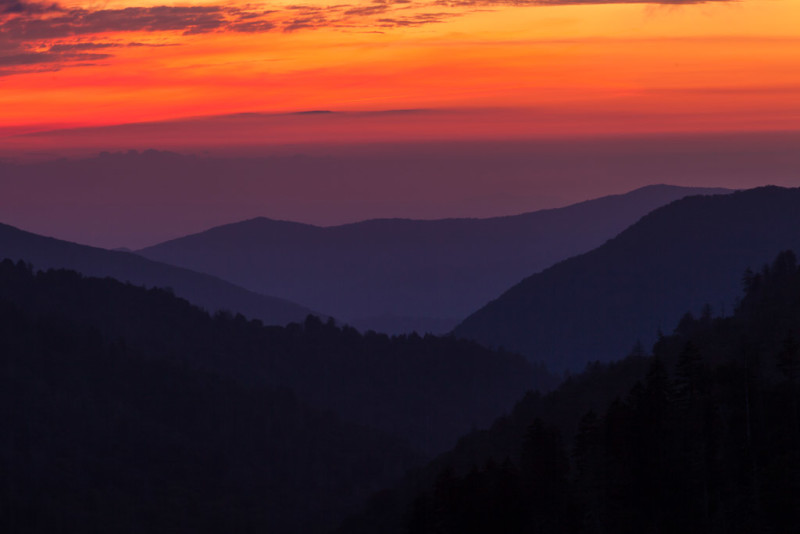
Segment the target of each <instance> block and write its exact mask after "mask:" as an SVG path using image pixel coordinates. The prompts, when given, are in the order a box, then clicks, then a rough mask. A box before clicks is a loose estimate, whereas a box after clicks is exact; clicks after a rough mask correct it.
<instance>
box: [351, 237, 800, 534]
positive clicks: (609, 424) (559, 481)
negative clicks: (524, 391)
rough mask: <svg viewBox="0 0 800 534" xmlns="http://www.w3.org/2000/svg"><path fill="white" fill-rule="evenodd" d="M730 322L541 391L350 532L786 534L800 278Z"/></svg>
mask: <svg viewBox="0 0 800 534" xmlns="http://www.w3.org/2000/svg"><path fill="white" fill-rule="evenodd" d="M744 278H745V283H744V286H745V293H744V296H743V298H742V299H741V300H740V301H739V304H738V305H737V307H736V309H735V312H734V313H733V314H732V315H731V316H729V317H713V316H710V315H705V316H703V317H700V318H691V317H688V316H686V317H684V318H683V319H682V320H681V321H680V322H678V325H677V328H675V330H674V333H673V334H671V335H666V336H662V337H660V338H659V340H658V341H657V342H656V343H655V344H654V346H653V349H652V355H650V354H646V353H645V352H644V350H639V351H637V353H636V354H632V355H631V356H629V357H628V358H626V359H624V360H621V361H618V362H613V363H610V364H601V363H596V364H593V365H592V366H591V367H590V368H588V369H587V370H586V371H585V372H584V373H581V374H578V375H574V376H572V377H570V378H569V379H568V380H567V381H566V382H565V383H564V384H562V385H561V386H559V388H557V389H556V390H555V391H553V392H551V393H548V394H546V395H540V394H536V393H531V394H528V395H526V396H525V398H523V399H522V400H521V401H520V402H518V403H517V405H516V406H515V408H514V410H513V411H512V412H511V413H510V414H509V415H508V416H506V417H502V418H500V419H498V420H497V421H496V422H495V423H494V424H493V425H492V427H491V428H489V429H487V430H482V431H475V432H472V433H470V434H469V435H467V436H464V437H463V438H462V439H461V440H459V443H458V445H457V446H456V447H455V448H454V449H453V450H451V451H449V452H447V453H445V454H443V455H441V456H439V457H438V458H436V459H435V460H434V461H432V462H431V463H429V464H428V465H427V466H426V467H424V468H422V469H420V470H417V471H415V472H413V473H411V474H410V475H409V476H408V477H407V478H406V479H405V481H404V483H403V484H401V485H400V486H398V487H396V488H395V489H393V490H386V491H382V492H380V493H379V494H376V495H375V496H374V497H373V499H372V500H371V501H370V504H369V506H368V507H367V509H366V510H365V511H364V512H363V513H361V514H358V515H355V516H353V517H351V518H349V519H348V520H347V521H346V522H345V523H344V524H343V525H342V526H341V527H340V529H339V530H338V531H337V532H338V533H339V534H366V533H369V532H382V533H386V534H395V533H397V534H399V533H409V534H427V533H434V532H435V533H438V534H448V533H458V534H472V533H475V534H479V533H484V532H504V533H506V534H522V533H524V532H545V533H553V534H556V533H558V534H584V533H586V534H588V533H591V532H622V533H635V532H687V533H697V534H701V533H703V534H704V533H708V532H730V533H735V534H739V533H741V534H745V533H749V532H784V531H786V529H787V528H790V529H791V527H790V525H792V526H794V525H797V524H800V506H799V505H800V501H799V500H798V494H797V492H796V491H795V488H797V487H798V484H800V343H798V337H797V335H798V332H800V267H799V266H798V263H797V258H796V256H795V254H794V253H792V252H790V251H783V252H781V253H780V254H779V255H777V257H776V258H775V260H774V261H773V262H771V263H770V264H767V265H764V267H763V268H762V269H760V270H757V271H756V272H753V271H746V272H745V273H744Z"/></svg>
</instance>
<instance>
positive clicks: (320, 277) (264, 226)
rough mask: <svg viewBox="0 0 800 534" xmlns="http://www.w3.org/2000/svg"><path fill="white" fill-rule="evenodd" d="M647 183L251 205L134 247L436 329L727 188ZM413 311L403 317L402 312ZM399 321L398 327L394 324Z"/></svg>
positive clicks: (369, 320)
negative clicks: (353, 207) (487, 211)
mask: <svg viewBox="0 0 800 534" xmlns="http://www.w3.org/2000/svg"><path fill="white" fill-rule="evenodd" d="M728 192H730V190H725V189H719V188H684V187H680V186H667V185H654V186H647V187H644V188H640V189H637V190H634V191H631V192H628V193H625V194H621V195H610V196H607V197H601V198H599V199H593V200H587V201H584V202H581V203H578V204H573V205H570V206H566V207H562V208H553V209H548V210H539V211H533V212H527V213H522V214H517V215H509V216H502V217H492V218H447V219H433V220H426V219H402V218H389V219H369V220H365V221H359V222H355V223H348V224H344V225H336V226H315V225H309V224H305V223H297V222H293V221H283V220H277V219H271V218H267V217H258V218H253V219H247V220H245V221H239V222H236V223H230V224H226V225H222V226H217V227H213V228H210V229H207V230H205V231H203V232H200V233H196V234H191V235H188V236H184V237H182V238H178V239H173V240H169V241H165V242H163V243H160V244H158V245H154V246H151V247H147V248H144V249H140V250H138V251H137V253H139V254H142V255H143V256H145V257H148V258H151V259H155V260H158V261H163V262H165V263H170V264H174V265H180V266H184V267H187V268H192V269H195V270H198V271H202V272H208V273H210V274H214V275H216V276H219V277H221V278H223V279H226V280H230V281H232V282H234V283H237V284H238V285H241V286H243V287H246V288H248V289H251V290H253V291H257V292H260V293H265V294H272V295H279V296H282V297H284V298H288V299H290V300H295V301H298V302H304V303H306V304H308V305H309V306H311V307H314V308H317V309H324V310H325V311H326V312H328V313H331V314H333V315H334V316H336V317H337V318H340V319H341V320H343V321H345V322H349V323H351V324H353V325H355V326H356V327H361V328H364V326H365V325H370V324H382V325H384V327H385V328H386V330H387V331H388V333H399V331H391V330H392V324H391V321H386V320H385V318H386V317H392V316H394V317H399V318H403V319H402V320H398V321H397V322H396V325H395V326H399V325H400V324H401V323H403V322H405V323H414V324H417V325H424V324H425V321H424V320H421V319H419V318H424V317H427V318H429V319H430V322H429V323H428V324H430V325H431V328H432V331H433V333H444V332H446V331H447V330H449V328H450V327H454V326H455V325H456V324H457V322H458V320H459V319H460V318H462V317H465V316H466V315H467V314H469V313H471V312H472V311H474V310H475V309H476V308H477V307H479V306H481V305H482V304H484V303H486V302H488V301H489V300H490V299H491V298H492V297H494V296H496V295H497V294H498V293H500V292H501V291H502V290H504V289H507V288H508V287H509V286H510V285H512V284H514V283H516V282H518V281H519V280H521V279H522V278H524V277H525V276H527V275H529V274H530V273H531V272H537V271H539V270H541V269H543V268H545V267H547V266H549V265H551V264H552V263H554V262H555V261H558V260H560V259H564V258H566V257H569V256H572V255H574V254H577V253H580V252H583V251H586V250H589V249H591V248H592V247H594V246H597V245H599V244H602V242H604V241H605V240H606V239H608V238H610V237H612V236H613V235H615V234H616V233H617V232H618V231H621V230H622V229H624V228H625V227H626V226H628V225H629V224H631V223H633V222H635V221H636V220H637V219H638V218H639V217H641V216H642V215H644V214H645V213H647V212H648V211H650V209H651V208H652V207H654V206H660V205H662V204H664V203H665V202H667V201H670V200H673V199H674V198H680V197H682V196H685V195H689V194H700V193H728ZM414 317H416V318H418V319H417V320H415V321H409V320H408V319H409V318H414ZM399 330H400V331H402V330H403V328H402V327H401V326H400V327H399Z"/></svg>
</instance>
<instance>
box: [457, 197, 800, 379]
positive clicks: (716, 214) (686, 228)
mask: <svg viewBox="0 0 800 534" xmlns="http://www.w3.org/2000/svg"><path fill="white" fill-rule="evenodd" d="M784 249H795V250H800V189H785V188H779V187H762V188H757V189H751V190H746V191H741V192H736V193H733V194H729V195H711V196H692V197H687V198H684V199H681V200H676V201H675V202H672V203H671V204H668V205H666V206H663V207H661V208H659V209H656V210H654V211H653V212H652V213H650V214H648V215H647V216H645V217H643V218H642V219H641V220H640V221H638V222H637V223H636V224H634V225H632V226H631V227H630V228H628V229H626V230H625V231H624V232H622V233H621V234H619V235H618V236H617V237H615V238H614V239H611V240H610V241H608V242H607V243H605V244H604V245H602V246H600V247H598V248H596V249H594V250H592V251H590V252H587V253H585V254H582V255H579V256H576V257H573V258H570V259H568V260H565V261H562V262H560V263H558V264H556V265H554V266H552V267H550V268H548V269H546V270H544V271H542V272H540V273H537V274H533V275H532V276H529V277H528V278H526V279H525V280H523V281H522V282H520V283H518V284H517V285H515V286H513V287H512V288H511V289H509V290H507V291H506V292H505V293H503V294H502V295H501V296H499V297H498V298H497V299H495V300H494V301H492V302H490V303H489V304H487V305H486V306H484V307H483V308H481V309H480V310H478V311H477V312H475V313H473V314H472V315H471V316H469V317H468V318H467V319H466V320H464V321H463V322H462V323H461V324H460V325H459V326H458V327H457V328H456V329H455V330H454V333H455V334H456V335H457V336H462V337H466V338H469V339H474V340H477V341H479V342H481V343H483V344H486V345H487V346H491V347H501V346H502V347H505V348H506V349H508V350H513V351H517V352H521V353H522V354H525V355H526V356H528V357H529V358H531V359H532V360H534V361H542V362H546V364H547V365H548V366H549V367H550V368H551V369H554V370H556V371H564V370H570V371H573V372H574V371H577V370H581V369H583V367H584V366H585V365H586V364H587V363H588V362H591V361H595V360H600V361H609V360H616V359H619V358H621V357H623V356H625V355H626V354H627V353H628V352H629V351H630V349H631V347H632V346H633V344H634V343H635V342H636V341H637V340H639V341H640V342H642V343H643V344H644V345H645V346H647V345H648V344H650V343H652V342H653V341H655V339H656V337H657V335H658V332H659V329H661V330H664V329H667V328H669V327H670V325H672V324H674V323H675V322H676V321H678V320H679V319H680V317H681V316H682V315H683V314H684V313H685V312H687V311H691V312H692V313H694V314H695V315H697V314H701V313H702V312H703V307H704V306H705V305H709V306H710V307H711V308H712V309H713V310H715V312H716V313H720V312H729V311H730V310H732V309H733V306H734V304H735V297H736V295H737V294H738V291H739V289H740V288H741V282H742V273H743V272H744V270H745V269H746V268H748V267H749V266H754V265H755V266H757V265H761V264H762V263H763V262H765V261H767V260H768V259H769V258H770V257H773V256H774V255H775V254H777V253H778V252H780V251H781V250H784Z"/></svg>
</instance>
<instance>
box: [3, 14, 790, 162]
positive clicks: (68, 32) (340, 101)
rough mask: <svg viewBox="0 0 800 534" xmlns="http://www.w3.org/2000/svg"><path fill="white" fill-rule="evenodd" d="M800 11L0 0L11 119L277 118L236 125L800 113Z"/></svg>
mask: <svg viewBox="0 0 800 534" xmlns="http://www.w3.org/2000/svg"><path fill="white" fill-rule="evenodd" d="M798 27H800V2H798V1H797V0H714V1H706V2H702V1H697V2H687V1H681V0H662V1H660V2H659V1H654V2H642V1H638V0H619V1H615V0H542V1H539V0H499V1H491V0H370V1H348V0H342V3H338V2H337V1H336V0H333V1H332V2H320V1H311V2H308V1H307V2H303V1H302V0H299V1H298V2H297V3H295V2H294V1H283V0H280V1H275V2H268V3H262V2H258V1H255V2H250V1H246V2H245V1H230V2H224V1H216V0H203V1H200V2H184V3H180V2H178V3H168V2H164V1H162V0H106V1H98V0H91V1H84V0H61V1H56V2H51V1H46V2H35V1H28V0H0V109H2V113H1V114H0V136H5V143H4V144H5V145H6V149H7V151H8V150H9V147H11V149H13V150H24V149H29V147H38V148H40V149H41V148H57V147H59V146H64V145H69V144H70V143H69V142H66V141H65V138H66V136H65V135H63V134H60V135H58V136H55V138H52V139H51V138H48V139H47V141H45V140H44V138H43V136H42V135H41V132H43V131H50V130H61V129H69V130H70V131H71V132H72V133H71V138H72V139H73V140H74V139H75V138H77V137H80V136H79V135H78V133H76V129H78V130H80V131H81V132H83V131H85V130H83V128H86V127H97V126H109V125H121V124H129V123H142V122H155V123H157V124H161V123H166V127H167V129H169V128H174V123H175V121H176V120H178V121H183V120H185V119H187V118H189V119H192V120H194V119H196V118H202V117H205V118H214V117H215V118H216V119H215V120H217V121H228V122H230V121H229V119H230V117H228V116H230V115H233V120H239V119H241V114H258V116H260V117H262V118H264V119H265V120H264V121H262V122H264V123H265V124H263V125H261V126H259V127H254V126H253V124H252V121H251V124H248V126H249V129H246V130H245V134H243V135H247V136H248V137H247V139H236V140H235V142H234V143H233V144H242V145H244V144H247V143H250V144H253V143H255V144H257V143H259V142H263V143H272V142H275V141H276V138H277V140H278V141H280V140H281V136H282V135H281V133H280V130H281V129H282V128H283V129H289V130H293V131H290V132H289V133H288V134H287V137H288V138H289V139H290V141H291V142H296V141H297V142H320V141H331V140H342V139H344V140H346V141H363V140H382V141H393V140H397V139H401V140H408V139H415V138H416V139H430V138H436V139H457V138H484V139H486V138H489V139H501V138H520V137H536V136H553V135H587V134H596V133H615V134H625V133H641V132H664V131H690V132H697V131H715V132H720V131H722V132H725V131H765V130H793V129H797V128H798V127H800V31H798ZM315 110H325V111H333V112H337V118H336V120H338V121H339V122H338V123H335V124H331V122H332V119H331V117H326V116H322V115H313V116H311V117H308V116H305V117H298V115H296V114H297V113H302V112H307V111H315ZM397 110H417V111H425V112H426V113H418V114H417V115H416V116H414V117H412V118H409V117H408V116H401V115H400V114H398V113H387V112H392V111H397ZM287 114H288V115H287ZM342 116H345V118H341V117H342ZM250 118H252V115H251V116H250ZM276 121H277V123H278V124H277V125H276ZM298 122H299V125H298V124H295V123H298ZM286 123H289V125H288V126H287V125H286ZM207 124H210V121H209V120H206V121H205V123H204V124H203V125H201V127H200V128H199V130H200V131H199V132H198V133H197V134H196V135H197V136H198V137H199V138H200V140H199V141H198V143H199V144H209V143H211V144H213V143H214V141H213V140H212V139H209V133H208V131H209V130H210V131H214V130H216V129H217V126H215V125H212V126H205V125H207ZM156 129H158V128H156ZM189 129H191V128H189ZM276 131H278V133H276ZM31 132H39V133H40V135H39V136H38V137H36V138H35V139H33V138H31V137H29V136H26V137H25V139H24V140H23V141H20V140H19V137H20V135H21V134H27V133H31ZM298 132H299V133H298ZM109 133H111V134H116V135H117V136H118V137H119V138H120V139H127V138H128V137H126V136H127V135H129V133H125V132H123V131H120V130H116V131H111V132H109V131H104V132H102V134H101V137H104V138H108V137H109ZM86 135H88V136H89V137H91V136H92V135H95V137H96V136H97V132H96V130H93V129H92V128H90V129H89V132H88V133H87V134H86ZM112 137H113V136H112ZM181 137H182V138H183V139H184V143H185V144H187V145H191V144H192V143H193V139H192V135H191V134H188V135H187V133H186V131H184V132H183V133H182V134H181ZM0 139H2V138H0ZM31 139H33V140H31ZM162 141H163V139H162ZM72 143H73V144H79V145H80V144H81V143H77V142H76V141H73V142H72ZM92 143H94V144H97V143H96V141H85V143H84V144H92ZM101 144H102V143H101ZM124 144H125V142H124V141H122V142H120V146H122V145H124ZM228 144H231V143H230V142H228ZM109 146H111V145H109ZM152 148H160V147H152Z"/></svg>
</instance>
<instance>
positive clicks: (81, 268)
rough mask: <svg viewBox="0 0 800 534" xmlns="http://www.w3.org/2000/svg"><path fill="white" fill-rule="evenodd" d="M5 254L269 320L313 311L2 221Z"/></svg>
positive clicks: (0, 249) (1, 252) (0, 244)
mask: <svg viewBox="0 0 800 534" xmlns="http://www.w3.org/2000/svg"><path fill="white" fill-rule="evenodd" d="M0 258H10V259H13V260H19V259H22V260H24V261H27V262H31V263H33V265H35V266H36V268H38V269H49V268H65V269H73V270H75V271H78V272H80V273H83V274H85V275H87V276H98V277H106V276H109V277H111V278H116V279H117V280H121V281H123V282H125V281H127V282H130V283H132V284H135V285H143V286H147V287H162V288H170V289H171V290H172V291H174V292H175V294H176V295H178V296H179V297H183V298H185V299H187V300H189V301H191V302H192V303H194V304H197V305H198V306H202V307H204V308H206V309H208V310H209V311H211V312H214V311H217V310H229V311H233V312H238V313H242V314H244V315H246V316H248V317H251V318H253V319H260V320H262V321H264V322H265V323H267V324H287V323H290V322H293V321H302V320H303V319H305V317H306V316H307V315H308V314H309V313H312V312H311V310H309V309H307V308H304V307H302V306H299V305H297V304H294V303H292V302H289V301H286V300H284V299H280V298H275V297H267V296H264V295H259V294H256V293H253V292H251V291H248V290H246V289H243V288H241V287H238V286H235V285H233V284H231V283H229V282H226V281H224V280H220V279H219V278H215V277H213V276H209V275H207V274H201V273H196V272H193V271H190V270H187V269H182V268H179V267H174V266H172V265H166V264H163V263H159V262H156V261H152V260H148V259H146V258H143V257H141V256H137V255H136V254H131V253H128V252H121V251H111V250H105V249H101V248H95V247H89V246H85V245H78V244H76V243H70V242H68V241H61V240H59V239H53V238H50V237H43V236H40V235H36V234H32V233H30V232H25V231H23V230H19V229H17V228H14V227H13V226H8V225H5V224H0Z"/></svg>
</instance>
